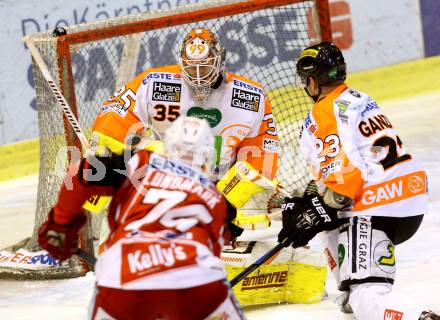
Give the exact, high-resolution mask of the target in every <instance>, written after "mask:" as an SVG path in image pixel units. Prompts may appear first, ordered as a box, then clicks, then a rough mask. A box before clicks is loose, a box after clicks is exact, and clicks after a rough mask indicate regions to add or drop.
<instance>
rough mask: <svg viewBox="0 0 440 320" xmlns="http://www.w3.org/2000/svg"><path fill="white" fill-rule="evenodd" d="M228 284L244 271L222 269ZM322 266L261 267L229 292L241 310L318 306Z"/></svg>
mask: <svg viewBox="0 0 440 320" xmlns="http://www.w3.org/2000/svg"><path fill="white" fill-rule="evenodd" d="M225 268H226V272H227V278H228V280H232V279H233V278H234V277H235V276H237V275H238V274H239V273H240V272H242V271H243V270H244V269H245V268H246V267H233V266H225ZM326 277H327V267H326V266H314V265H308V264H303V263H297V262H287V263H280V264H270V265H266V264H265V265H262V266H260V267H259V268H258V269H257V270H255V271H254V272H252V273H251V274H250V275H248V276H247V277H246V278H244V279H243V280H242V281H240V282H239V283H237V284H236V285H235V286H234V288H233V291H234V293H235V295H236V297H237V300H238V302H239V303H240V304H241V305H243V306H249V305H256V304H268V303H282V302H288V303H305V304H311V303H318V302H320V301H321V300H322V298H323V297H324V291H325V290H324V289H325V281H326Z"/></svg>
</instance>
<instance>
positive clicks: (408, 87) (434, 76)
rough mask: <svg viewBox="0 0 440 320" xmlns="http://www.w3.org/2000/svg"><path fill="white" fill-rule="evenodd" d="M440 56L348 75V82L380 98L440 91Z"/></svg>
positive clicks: (385, 98)
mask: <svg viewBox="0 0 440 320" xmlns="http://www.w3.org/2000/svg"><path fill="white" fill-rule="evenodd" d="M439 74H440V56H436V57H431V58H426V59H421V60H414V61H410V62H406V63H402V64H396V65H392V66H387V67H382V68H378V69H374V70H369V71H363V72H356V73H352V74H349V75H348V78H347V81H346V82H347V84H348V85H349V86H350V87H352V88H353V89H357V90H359V91H362V92H365V93H367V94H368V95H370V96H372V97H373V98H374V99H375V100H376V101H378V102H379V103H380V102H383V101H388V100H398V99H402V98H408V97H413V96H418V95H423V94H430V93H435V92H440V77H439Z"/></svg>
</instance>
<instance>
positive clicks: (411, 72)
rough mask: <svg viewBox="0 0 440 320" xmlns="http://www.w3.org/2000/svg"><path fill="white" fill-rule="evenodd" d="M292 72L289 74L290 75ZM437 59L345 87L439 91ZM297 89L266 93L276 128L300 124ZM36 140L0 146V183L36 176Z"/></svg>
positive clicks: (381, 94)
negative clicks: (293, 98)
mask: <svg viewBox="0 0 440 320" xmlns="http://www.w3.org/2000/svg"><path fill="white" fill-rule="evenodd" d="M292 72H293V71H292ZM439 74H440V56H436V57H430V58H426V59H421V60H414V61H410V62H406V63H402V64H397V65H392V66H387V67H382V68H378V69H374V70H369V71H362V72H356V73H352V74H349V76H348V78H347V84H348V85H349V86H351V87H353V88H354V89H357V90H359V91H362V92H365V93H367V94H369V95H370V96H372V97H373V98H374V99H375V100H377V101H378V102H379V103H381V102H383V101H387V100H396V99H402V98H407V97H411V96H417V95H423V94H429V93H435V92H439V91H440V89H439V88H440V77H439V76H438V75H439ZM302 90H303V89H301V88H295V87H293V86H286V87H283V88H278V89H274V90H271V91H269V92H268V97H269V99H270V102H271V104H272V109H273V112H274V114H275V117H276V118H277V120H278V125H279V126H280V125H282V124H283V122H284V123H285V122H293V121H301V120H302V119H303V117H304V115H305V113H306V111H305V110H308V109H309V108H310V106H311V101H310V99H309V98H307V97H305V96H304V94H302V98H301V99H300V100H299V101H297V104H296V105H291V103H289V99H288V97H289V96H296V97H297V94H298V93H299V91H302ZM286 108H295V109H296V110H301V112H298V113H296V112H293V113H291V114H292V116H291V117H289V118H287V119H286V118H285V117H284V115H283V116H280V117H278V116H277V113H278V114H280V112H281V110H285V109H286ZM38 159H39V151H38V139H35V140H29V141H23V142H18V143H14V144H8V145H3V146H0V165H1V166H0V181H5V180H9V179H14V178H19V177H23V176H27V175H32V174H36V173H38V167H39V163H38V161H39V160H38Z"/></svg>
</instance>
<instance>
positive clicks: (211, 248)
mask: <svg viewBox="0 0 440 320" xmlns="http://www.w3.org/2000/svg"><path fill="white" fill-rule="evenodd" d="M127 176H128V177H130V179H126V181H125V182H124V183H123V185H122V186H121V188H119V189H118V191H117V192H116V194H113V200H112V203H111V206H110V211H109V225H110V229H111V235H110V237H109V239H108V240H107V242H106V249H105V251H104V252H103V254H102V255H101V256H100V257H99V259H98V263H97V265H96V269H95V272H96V278H97V283H98V285H100V286H104V287H110V288H121V289H131V290H137V289H142V290H148V289H177V288H189V287H194V286H199V285H202V284H206V283H210V282H213V281H217V280H221V279H225V277H226V276H225V272H224V269H223V265H222V262H221V260H220V258H219V256H220V252H221V250H222V248H223V242H224V239H223V233H224V226H225V223H226V202H225V200H224V198H223V197H222V195H221V194H220V193H219V192H218V190H217V189H216V188H215V185H214V184H213V183H212V182H211V181H210V180H209V179H207V178H206V177H205V176H203V175H201V174H200V173H199V172H197V171H195V170H193V169H191V167H190V166H188V165H187V164H185V163H183V162H180V161H178V160H171V159H166V158H165V157H162V156H159V155H157V154H154V153H148V152H145V151H142V152H139V153H136V154H135V155H134V156H133V158H131V159H130V161H129V162H128V165H127Z"/></svg>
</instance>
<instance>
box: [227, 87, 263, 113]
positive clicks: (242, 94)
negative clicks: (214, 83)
mask: <svg viewBox="0 0 440 320" xmlns="http://www.w3.org/2000/svg"><path fill="white" fill-rule="evenodd" d="M259 105H260V95H259V94H258V93H253V92H250V91H246V90H241V89H237V88H233V89H232V101H231V106H232V107H234V108H240V109H245V110H249V111H253V112H258V108H259Z"/></svg>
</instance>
